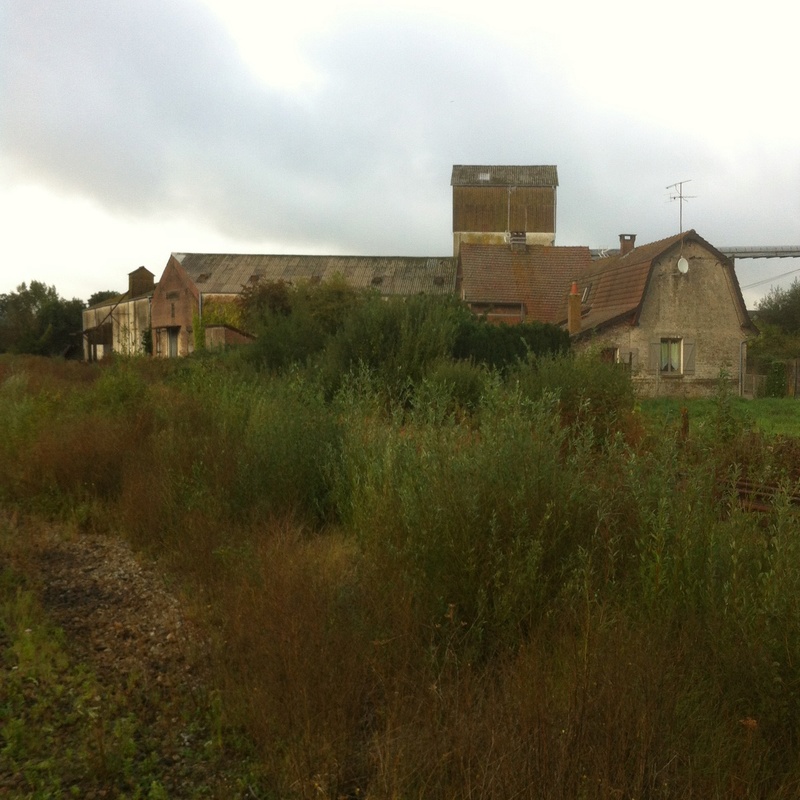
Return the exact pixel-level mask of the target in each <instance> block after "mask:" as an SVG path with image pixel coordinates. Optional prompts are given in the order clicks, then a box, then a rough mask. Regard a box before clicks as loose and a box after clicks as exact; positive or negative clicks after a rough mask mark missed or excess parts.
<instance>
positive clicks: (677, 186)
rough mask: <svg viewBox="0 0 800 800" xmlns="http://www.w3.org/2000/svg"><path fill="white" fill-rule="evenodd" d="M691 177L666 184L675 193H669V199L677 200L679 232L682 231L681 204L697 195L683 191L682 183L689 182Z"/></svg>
mask: <svg viewBox="0 0 800 800" xmlns="http://www.w3.org/2000/svg"><path fill="white" fill-rule="evenodd" d="M691 182H692V181H691V178H690V179H688V180H685V181H678V182H677V183H673V184H672V185H671V186H667V189H672V190H673V192H676V194H671V195H670V196H669V199H670V200H678V201H679V203H678V207H679V208H680V214H679V222H680V232H681V233H683V204H684V203H686V202H688V201H689V200H691V199H694V198H695V197H697V195H696V194H684V193H683V184H684V183H691Z"/></svg>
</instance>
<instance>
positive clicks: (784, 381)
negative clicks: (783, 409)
mask: <svg viewBox="0 0 800 800" xmlns="http://www.w3.org/2000/svg"><path fill="white" fill-rule="evenodd" d="M756 321H757V324H758V328H759V336H758V337H757V338H756V339H755V340H753V341H752V342H750V343H749V344H748V348H747V349H748V356H747V360H748V368H749V370H750V371H751V372H757V373H759V374H761V375H765V376H766V380H765V382H764V390H763V391H764V396H765V397H784V396H785V395H786V394H787V388H788V387H789V386H791V391H790V393H791V394H795V388H796V387H795V382H794V380H789V366H790V365H791V367H792V369H793V370H796V369H797V368H798V359H800V281H798V280H797V279H795V280H794V281H793V283H792V285H791V286H790V287H789V288H788V289H783V288H781V287H779V286H776V287H773V288H772V289H770V291H769V294H767V295H766V297H764V298H763V299H762V300H761V302H760V303H759V304H758V311H757V314H756ZM792 377H794V374H793V372H792Z"/></svg>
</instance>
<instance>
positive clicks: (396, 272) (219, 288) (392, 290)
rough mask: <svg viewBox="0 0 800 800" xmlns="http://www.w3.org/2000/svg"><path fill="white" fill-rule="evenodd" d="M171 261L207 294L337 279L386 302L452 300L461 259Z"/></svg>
mask: <svg viewBox="0 0 800 800" xmlns="http://www.w3.org/2000/svg"><path fill="white" fill-rule="evenodd" d="M172 255H173V258H175V259H176V260H177V261H178V262H179V263H180V265H181V266H182V267H183V269H184V270H185V271H186V273H187V274H188V275H189V277H190V278H191V279H192V281H194V283H195V284H196V285H197V288H198V289H199V290H200V291H201V292H203V294H239V293H240V292H241V291H242V289H243V288H244V287H246V286H250V285H252V284H253V283H255V282H258V281H284V282H285V283H298V282H303V281H312V282H317V281H327V280H330V279H331V278H333V277H335V276H337V275H339V276H341V277H342V278H344V280H345V281H347V283H348V284H349V285H351V286H354V287H356V288H359V289H374V290H375V291H377V292H379V293H380V294H382V295H387V296H388V295H413V294H435V295H446V294H452V293H453V292H454V291H455V283H456V259H455V258H452V257H443V258H425V257H422V258H420V257H405V256H306V255H248V254H232V253H173V254H172Z"/></svg>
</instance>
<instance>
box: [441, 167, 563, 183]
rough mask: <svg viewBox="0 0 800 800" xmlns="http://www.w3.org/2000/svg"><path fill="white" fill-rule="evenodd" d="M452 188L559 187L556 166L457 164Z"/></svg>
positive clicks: (454, 168) (454, 169)
mask: <svg viewBox="0 0 800 800" xmlns="http://www.w3.org/2000/svg"><path fill="white" fill-rule="evenodd" d="M450 185H451V186H558V170H557V169H556V167H554V166H527V167H526V166H487V165H465V164H455V165H454V166H453V176H452V178H451V180H450Z"/></svg>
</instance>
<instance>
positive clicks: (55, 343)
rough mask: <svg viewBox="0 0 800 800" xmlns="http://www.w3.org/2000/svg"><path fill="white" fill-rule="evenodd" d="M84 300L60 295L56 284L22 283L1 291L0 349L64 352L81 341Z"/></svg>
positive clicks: (40, 352)
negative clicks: (28, 284) (13, 288)
mask: <svg viewBox="0 0 800 800" xmlns="http://www.w3.org/2000/svg"><path fill="white" fill-rule="evenodd" d="M83 307H84V306H83V302H82V301H81V300H77V299H74V298H73V299H72V300H64V299H62V298H61V297H59V295H58V292H57V291H56V288H55V286H47V285H45V284H44V283H41V282H40V281H31V284H30V286H27V285H26V284H24V283H22V284H20V285H19V286H17V291H16V292H10V293H8V294H2V295H0V352H3V353H30V354H33V355H43V356H54V355H64V354H65V353H66V352H67V351H68V350H69V348H70V347H71V346H74V345H78V344H80V335H81V330H82V319H81V312H82V311H83Z"/></svg>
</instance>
